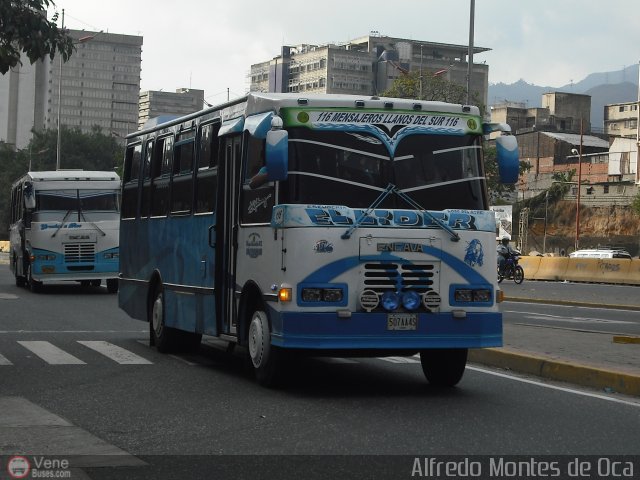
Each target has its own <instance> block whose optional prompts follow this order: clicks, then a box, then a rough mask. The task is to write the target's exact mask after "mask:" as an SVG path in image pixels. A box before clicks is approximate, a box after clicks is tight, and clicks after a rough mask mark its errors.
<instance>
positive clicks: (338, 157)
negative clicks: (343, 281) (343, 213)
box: [281, 128, 487, 210]
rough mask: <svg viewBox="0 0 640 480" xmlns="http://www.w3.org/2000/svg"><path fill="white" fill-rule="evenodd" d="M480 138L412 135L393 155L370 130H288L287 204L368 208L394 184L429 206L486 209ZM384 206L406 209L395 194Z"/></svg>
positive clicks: (432, 207)
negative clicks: (388, 186) (368, 131)
mask: <svg viewBox="0 0 640 480" xmlns="http://www.w3.org/2000/svg"><path fill="white" fill-rule="evenodd" d="M480 161H481V146H480V140H479V138H478V137H477V136H471V135H467V136H452V135H423V134H421V135H410V136H407V137H405V138H403V139H402V140H401V141H400V143H399V144H398V146H397V147H396V150H395V153H394V155H390V153H389V151H388V149H387V147H386V146H385V145H384V144H383V142H381V141H380V140H379V139H377V138H376V137H374V136H372V135H370V134H367V133H361V132H358V133H354V132H336V131H331V132H318V131H312V130H309V129H305V128H298V129H291V130H290V131H289V178H288V180H287V181H286V182H283V184H282V185H281V187H282V194H283V196H282V201H283V203H300V204H327V205H346V206H349V207H352V208H367V207H368V206H369V205H371V203H372V202H373V201H374V200H375V199H376V198H377V197H378V196H379V195H380V193H381V192H382V191H383V190H384V189H385V188H386V187H387V185H389V184H390V183H391V184H394V185H396V187H398V188H399V189H400V190H402V191H403V192H405V193H406V194H407V195H409V196H410V197H411V198H412V199H413V200H414V201H416V202H417V203H418V204H420V205H421V206H422V207H423V208H425V209H427V210H444V209H447V208H461V209H486V208H487V202H486V198H485V195H484V192H485V185H484V183H485V179H484V176H483V175H482V170H481V167H480ZM381 207H384V208H406V207H407V205H406V204H405V203H404V201H402V200H401V199H400V198H398V197H397V196H394V195H391V196H389V197H388V198H387V199H385V201H384V202H383V203H382V205H381Z"/></svg>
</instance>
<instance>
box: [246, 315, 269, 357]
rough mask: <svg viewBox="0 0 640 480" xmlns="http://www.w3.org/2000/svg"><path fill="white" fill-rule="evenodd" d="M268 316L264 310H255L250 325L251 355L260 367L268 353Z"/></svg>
mask: <svg viewBox="0 0 640 480" xmlns="http://www.w3.org/2000/svg"><path fill="white" fill-rule="evenodd" d="M267 328H268V327H267V318H266V315H265V313H264V312H255V313H254V314H253V318H252V319H251V325H249V355H250V356H251V363H253V366H254V367H256V368H258V367H260V365H262V363H263V360H264V358H265V356H266V354H267V353H268V345H266V344H265V342H266V341H268V331H267Z"/></svg>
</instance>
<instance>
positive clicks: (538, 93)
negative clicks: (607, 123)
mask: <svg viewBox="0 0 640 480" xmlns="http://www.w3.org/2000/svg"><path fill="white" fill-rule="evenodd" d="M549 92H566V93H579V94H585V95H590V96H591V128H592V130H594V131H596V132H598V131H602V130H603V127H604V106H605V105H607V104H611V103H624V102H634V101H637V100H638V64H634V65H630V66H628V67H625V68H624V69H622V70H618V71H613V72H597V73H591V74H589V75H587V76H586V77H585V78H584V79H582V80H580V81H579V82H577V83H569V84H567V85H563V86H561V87H551V86H538V85H534V84H530V83H527V82H526V80H524V79H520V80H518V81H517V82H514V83H511V84H506V83H503V82H499V83H494V84H489V91H488V99H489V104H490V105H495V104H499V103H504V102H518V103H524V104H525V105H526V106H527V107H528V108H535V107H541V106H542V94H543V93H549Z"/></svg>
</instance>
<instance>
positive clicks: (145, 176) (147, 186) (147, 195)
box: [140, 140, 154, 218]
mask: <svg viewBox="0 0 640 480" xmlns="http://www.w3.org/2000/svg"><path fill="white" fill-rule="evenodd" d="M153 152H154V149H153V140H148V141H147V144H146V148H145V150H144V161H143V163H142V198H141V199H140V203H141V205H140V216H141V217H143V218H145V217H148V216H149V214H150V213H151V208H150V205H151V161H152V159H153Z"/></svg>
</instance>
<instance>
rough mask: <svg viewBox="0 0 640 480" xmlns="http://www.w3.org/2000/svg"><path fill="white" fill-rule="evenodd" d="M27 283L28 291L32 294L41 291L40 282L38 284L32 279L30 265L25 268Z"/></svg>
mask: <svg viewBox="0 0 640 480" xmlns="http://www.w3.org/2000/svg"><path fill="white" fill-rule="evenodd" d="M27 282H28V283H29V290H31V291H32V292H33V293H40V291H42V282H38V281H37V280H34V279H33V275H32V273H31V264H29V265H28V266H27Z"/></svg>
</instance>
